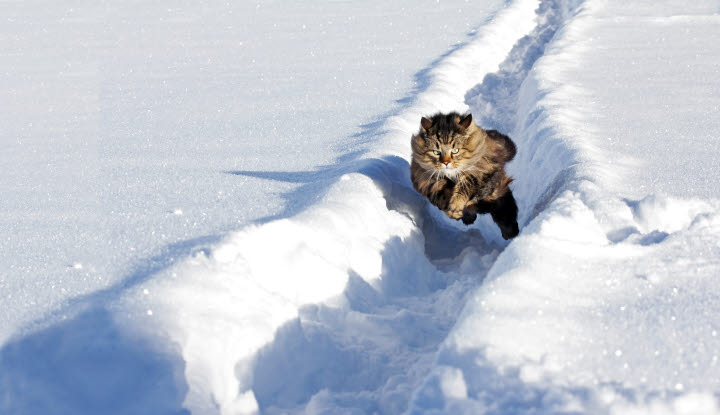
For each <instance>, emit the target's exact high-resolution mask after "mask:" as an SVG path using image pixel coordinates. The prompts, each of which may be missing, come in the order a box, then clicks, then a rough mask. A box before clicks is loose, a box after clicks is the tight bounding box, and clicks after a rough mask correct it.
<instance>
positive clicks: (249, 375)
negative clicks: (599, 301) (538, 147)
mask: <svg viewBox="0 0 720 415" xmlns="http://www.w3.org/2000/svg"><path fill="white" fill-rule="evenodd" d="M536 7H537V3H536V2H534V1H527V0H525V1H517V2H514V3H512V4H511V5H510V6H509V7H507V8H506V9H504V10H503V11H501V12H500V13H499V14H498V15H497V16H496V17H495V18H494V19H493V20H492V22H490V23H489V24H488V25H486V26H485V27H483V28H482V29H481V30H479V31H478V33H477V34H476V35H475V39H474V40H473V41H471V42H470V43H468V44H467V45H466V46H464V47H463V48H461V49H459V50H458V51H455V52H453V53H452V54H450V55H449V56H447V57H446V58H444V59H442V60H441V61H440V62H439V63H438V64H437V65H436V67H434V68H433V69H432V70H431V71H430V73H429V75H428V76H429V79H430V82H429V87H428V88H427V89H426V90H425V91H424V92H422V93H420V94H419V95H418V96H417V97H416V98H415V100H414V102H413V103H412V104H411V105H410V106H409V107H408V109H406V110H405V111H403V112H402V113H400V114H398V115H397V116H394V117H391V118H389V119H388V121H387V122H386V123H385V124H384V125H383V126H381V127H380V128H379V131H378V134H380V137H381V138H380V139H379V140H378V144H377V146H375V147H373V148H372V149H371V150H370V151H369V152H368V154H367V157H366V158H364V159H361V160H359V161H357V162H353V163H350V164H347V165H341V166H338V167H333V168H330V169H328V170H327V171H325V172H321V173H320V175H321V176H322V177H324V178H327V179H330V180H333V181H336V183H335V184H333V185H332V186H331V187H330V188H329V190H328V192H327V194H325V195H324V197H323V199H322V201H321V202H319V203H318V205H316V206H314V207H312V208H310V209H308V210H306V211H305V212H303V213H301V214H299V215H297V216H296V217H293V218H291V219H289V220H281V221H276V222H270V223H268V224H265V225H262V226H258V227H253V228H249V229H246V230H244V231H242V232H239V233H237V234H235V235H233V236H231V237H229V238H228V239H227V240H226V241H224V242H223V243H221V244H220V245H219V246H218V247H216V248H214V249H213V251H212V252H211V254H210V255H209V256H208V257H205V256H203V255H201V256H199V257H198V258H196V261H195V262H196V263H195V264H192V263H191V264H188V265H186V266H184V267H179V268H178V269H176V270H174V272H175V275H176V276H175V277H170V278H168V279H167V280H156V281H154V282H153V284H151V285H149V286H148V289H149V290H150V292H153V293H156V292H157V293H162V295H160V296H153V297H152V298H150V299H148V301H147V302H143V303H142V304H141V305H139V306H138V308H139V311H140V312H142V310H144V309H146V308H147V309H152V310H153V316H154V317H156V319H157V321H159V322H161V326H162V327H164V328H165V329H166V330H167V331H168V332H169V334H170V336H171V338H172V339H173V340H174V341H175V342H177V343H178V344H179V345H180V347H181V349H182V354H183V358H184V360H185V362H186V365H187V367H186V370H185V373H186V378H187V381H188V387H189V391H188V395H187V398H186V400H185V406H186V407H187V408H189V409H191V410H192V411H193V412H197V413H207V412H212V411H213V410H214V408H215V407H216V405H217V406H219V410H220V412H221V413H228V414H230V413H243V412H252V411H254V410H256V409H257V408H259V409H261V410H262V411H263V412H268V413H273V412H276V411H277V412H278V413H285V412H287V411H298V412H304V411H305V410H308V411H310V412H319V411H323V410H328V411H330V412H333V411H334V410H339V409H342V408H344V409H345V410H355V411H360V412H361V413H364V412H374V411H379V412H382V413H397V412H399V411H403V410H404V409H405V407H406V405H407V402H408V399H409V397H410V393H411V392H412V390H413V389H414V388H415V387H417V386H419V384H418V382H419V381H420V380H422V378H423V377H424V375H425V373H426V370H427V368H428V367H429V366H430V364H431V363H432V359H433V356H434V354H435V351H436V348H437V345H438V343H439V342H441V341H442V340H443V338H444V337H445V334H446V333H447V332H448V330H449V329H450V328H451V327H452V325H453V324H454V321H455V318H456V315H457V313H458V312H459V310H460V309H461V308H460V306H459V305H460V304H462V303H463V302H464V296H465V294H466V293H467V292H468V291H469V287H470V286H472V285H474V284H479V283H480V281H481V278H482V275H483V274H484V272H485V269H487V266H488V264H489V263H491V262H492V259H493V257H494V255H496V254H495V253H494V252H493V251H491V250H489V249H487V246H486V244H485V243H484V242H482V238H481V237H480V236H479V235H480V234H479V233H478V232H477V231H474V232H468V233H466V234H465V235H464V236H462V237H461V236H460V234H461V232H460V231H459V230H458V229H462V228H461V227H460V226H458V225H455V227H453V225H448V224H447V223H446V221H444V219H440V216H437V215H438V212H435V211H434V210H433V209H430V208H428V206H427V205H426V203H425V202H424V201H423V200H422V198H420V197H419V196H418V195H417V194H416V193H415V192H414V190H412V188H411V187H410V186H409V179H408V160H407V157H408V154H407V140H408V137H409V136H410V134H411V133H412V132H414V131H415V130H416V129H417V120H418V119H419V117H420V116H421V115H422V114H428V113H432V112H434V111H438V110H445V111H447V110H450V109H458V108H460V109H461V108H462V107H463V105H464V104H463V99H464V98H463V94H464V91H467V90H468V89H469V88H470V87H471V86H472V85H475V84H477V83H478V82H480V81H481V80H482V78H483V76H484V75H485V74H487V73H490V72H492V71H495V70H497V67H498V64H499V62H501V61H502V60H503V59H504V58H505V56H506V55H507V53H508V51H509V50H510V49H511V48H512V46H513V45H514V43H515V41H516V40H517V39H518V38H520V37H522V36H523V35H525V34H526V33H528V32H529V31H530V30H532V27H533V26H534V25H535V9H536ZM440 215H441V214H440ZM464 230H465V229H463V231H464ZM441 238H442V239H441ZM461 239H464V240H465V241H466V242H467V243H468V245H469V246H470V247H469V248H467V249H466V250H465V251H463V252H462V253H460V252H452V251H451V252H448V251H447V249H446V248H441V247H442V246H443V245H444V244H443V241H446V240H461ZM455 246H458V245H455ZM460 246H465V245H460ZM426 247H427V250H428V252H427V256H426ZM458 254H461V255H460V258H461V259H460V260H459V261H458V260H456V261H451V262H450V263H448V264H447V266H446V267H443V264H444V262H443V258H447V257H451V258H452V257H454V256H456V255H458ZM429 257H430V258H435V259H436V260H437V261H439V264H440V267H441V268H443V270H442V271H441V270H439V269H438V267H437V266H436V265H434V264H433V263H432V262H430V260H429ZM128 298H130V299H134V298H136V297H134V296H129V297H128ZM238 304H242V307H238V306H237V305H238ZM310 304H315V305H310ZM209 322H212V323H209ZM218 333H222V334H223V335H222V336H218ZM288 373H292V374H293V375H292V376H287V374H288Z"/></svg>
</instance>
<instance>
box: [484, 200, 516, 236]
mask: <svg viewBox="0 0 720 415" xmlns="http://www.w3.org/2000/svg"><path fill="white" fill-rule="evenodd" d="M517 213H518V208H517V204H516V203H515V198H514V197H513V194H512V192H511V191H510V189H508V190H507V192H506V193H505V194H504V195H502V196H501V197H499V198H497V199H496V200H495V201H494V202H493V203H492V205H491V207H490V215H491V216H492V218H493V221H494V222H495V223H496V224H497V226H498V227H499V228H500V232H501V233H502V237H503V238H504V239H510V238H514V237H516V236H517V235H518V233H520V229H519V228H518V223H517Z"/></svg>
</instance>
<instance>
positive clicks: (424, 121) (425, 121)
mask: <svg viewBox="0 0 720 415" xmlns="http://www.w3.org/2000/svg"><path fill="white" fill-rule="evenodd" d="M432 125H433V122H432V120H430V119H427V118H425V117H422V118H421V119H420V127H422V129H423V131H425V132H428V130H429V129H430V127H432Z"/></svg>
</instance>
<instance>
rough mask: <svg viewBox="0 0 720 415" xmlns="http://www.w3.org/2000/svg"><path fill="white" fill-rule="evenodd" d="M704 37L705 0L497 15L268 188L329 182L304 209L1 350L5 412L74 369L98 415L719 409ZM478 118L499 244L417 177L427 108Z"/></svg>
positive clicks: (553, 2)
mask: <svg viewBox="0 0 720 415" xmlns="http://www.w3.org/2000/svg"><path fill="white" fill-rule="evenodd" d="M717 23H718V15H717V7H716V4H715V3H714V2H697V3H695V4H694V5H692V6H687V5H685V4H680V3H673V2H668V3H663V4H661V5H658V4H656V3H654V2H643V1H640V2H633V3H632V4H627V3H624V2H613V1H606V0H586V1H564V0H542V1H530V0H516V1H514V2H511V3H510V4H509V5H508V6H507V7H506V8H505V9H503V10H502V11H501V12H499V13H498V14H497V15H496V16H494V18H493V19H492V20H491V21H490V22H489V23H488V24H487V25H486V26H484V27H482V28H481V29H480V30H479V31H478V32H477V33H476V34H475V36H474V38H473V40H472V41H470V42H469V43H467V44H466V45H464V46H463V47H461V48H458V49H457V50H455V51H453V52H452V53H450V54H448V55H447V56H444V57H443V58H442V59H440V60H438V61H437V62H436V64H435V66H434V67H433V68H431V69H430V70H429V71H428V72H427V80H428V82H427V87H426V88H425V89H424V90H423V91H420V93H418V95H417V96H416V97H414V99H413V100H412V101H411V102H408V103H406V104H407V106H406V107H405V108H404V109H403V110H402V111H401V112H400V113H398V114H397V115H395V116H391V117H389V118H387V119H386V120H385V122H384V123H382V124H378V125H377V126H374V127H371V128H370V129H369V130H368V131H367V132H366V133H367V135H368V139H371V140H370V141H371V142H372V144H371V145H370V146H369V148H368V150H367V153H366V154H365V155H364V156H362V157H359V158H355V157H349V158H345V159H341V162H340V163H338V164H336V165H333V166H328V167H324V168H322V169H320V170H318V171H316V172H307V173H305V172H300V173H292V172H275V173H269V174H267V175H266V176H267V178H273V177H276V178H279V179H282V180H288V181H293V182H296V183H306V184H307V185H309V186H324V188H323V191H321V192H319V196H318V200H317V201H316V202H315V203H313V204H310V205H308V206H307V208H305V209H302V210H301V211H299V213H298V214H296V215H295V216H292V217H289V218H285V219H280V220H273V221H270V222H267V223H263V224H258V225H253V226H249V227H246V228H244V229H242V230H241V231H239V232H236V233H233V234H231V235H229V236H227V237H226V238H224V239H223V240H222V241H220V242H219V243H214V244H213V243H211V242H207V243H203V244H199V245H195V246H194V247H193V249H192V250H190V255H189V256H187V254H185V255H184V257H185V260H183V261H181V262H180V263H178V264H175V265H173V266H171V267H169V268H168V269H167V270H166V271H163V272H159V273H158V274H157V275H154V276H153V278H151V279H150V280H148V281H144V282H142V283H140V284H137V285H136V286H133V287H128V289H127V290H126V291H125V292H124V293H123V295H122V298H120V299H119V300H116V299H114V298H113V299H110V300H112V301H110V304H109V305H108V306H106V305H105V304H103V307H101V308H100V309H92V308H90V309H83V308H82V307H79V308H80V309H79V310H76V313H80V316H81V317H82V318H73V316H70V318H69V319H68V320H67V321H64V322H60V323H57V324H55V325H51V326H50V327H49V328H48V329H47V330H44V331H41V332H39V333H36V334H34V335H31V336H28V337H26V338H22V339H20V340H18V341H16V342H13V343H11V344H9V345H7V346H6V347H4V348H3V350H2V355H0V365H1V366H0V367H2V368H5V369H8V370H7V371H6V372H5V373H15V372H16V373H18V374H20V375H21V376H16V377H15V378H13V377H12V376H8V375H6V374H4V373H0V388H4V389H5V393H0V409H8V408H9V410H7V411H6V412H10V413H12V412H14V411H13V410H15V409H17V408H18V407H13V406H12V405H13V404H18V401H15V402H13V401H12V396H13V393H15V394H18V393H19V392H27V391H25V390H24V388H23V385H28V384H29V385H33V386H37V385H41V387H33V388H31V389H32V390H31V391H30V392H29V398H26V399H27V400H22V401H19V402H20V405H22V404H27V406H26V407H25V408H20V410H18V411H15V412H18V413H20V412H21V410H22V409H26V412H28V411H30V412H32V409H33V407H32V405H33V403H34V402H43V403H44V404H45V405H47V406H48V407H49V408H59V409H58V411H59V412H60V413H72V402H68V401H65V400H64V397H65V393H64V392H65V389H63V388H61V387H59V386H58V385H59V384H58V383H55V382H54V381H49V380H47V379H42V378H40V380H38V377H37V373H42V370H43V366H44V365H47V362H48V361H52V360H57V359H58V358H61V359H63V358H64V359H67V361H61V363H60V367H59V369H58V377H59V381H60V384H63V385H64V384H68V383H69V384H71V385H73V388H75V389H76V390H75V391H74V393H76V394H78V395H83V396H81V398H83V399H84V401H83V403H84V405H85V407H86V408H89V409H88V411H87V412H89V413H92V412H100V411H102V409H103V408H107V406H106V405H108V403H109V402H117V403H118V404H119V405H121V406H122V407H123V408H127V410H126V412H127V413H142V412H146V413H168V414H170V413H172V414H180V413H187V412H188V411H189V412H191V413H196V414H214V413H220V414H225V415H227V414H246V413H256V412H262V413H269V414H275V413H278V414H280V413H283V414H284V413H327V414H331V413H332V414H334V413H359V414H360V413H403V412H404V413H411V414H415V413H418V414H433V413H437V414H446V413H453V414H455V413H457V414H478V413H498V414H503V413H553V414H555V413H602V414H604V413H608V414H625V413H653V414H655V413H687V414H713V413H718V412H720V408H719V407H718V393H720V376H718V373H719V372H718V356H719V355H720V336H718V332H720V327H718V323H717V321H718V316H720V300H718V296H717V295H716V294H715V293H717V292H718V289H719V288H720V284H718V282H717V276H718V275H720V261H718V258H720V244H718V240H720V201H719V200H718V197H719V196H720V191H718V189H716V188H713V187H712V186H708V183H707V181H703V180H704V179H705V177H706V176H708V175H709V176H710V177H713V176H712V175H713V174H716V173H714V172H713V169H712V168H710V167H708V166H712V165H714V164H713V163H714V156H715V154H716V153H714V152H712V151H711V150H710V151H709V152H707V151H706V152H707V154H703V150H702V149H708V148H709V149H712V148H714V147H713V146H715V145H716V138H715V137H716V131H717V130H716V129H715V126H716V123H717V120H710V121H706V120H703V119H702V116H699V115H698V114H701V115H707V114H712V111H711V110H710V109H712V108H717V107H718V104H720V102H719V101H720V94H717V93H715V91H716V88H717V86H718V81H717V79H718V78H717V76H716V75H717V65H716V64H717V62H718V61H717V59H718V56H720V46H719V45H720V42H717V41H716V39H717V36H718V34H720V32H718V27H720V26H719V25H718V24H717ZM657 42H662V44H663V48H662V52H663V54H662V55H661V58H658V56H657V55H655V54H653V53H652V52H646V50H647V45H655V44H656V43H657ZM656 49H657V48H656ZM632 62H636V64H637V68H634V65H633V64H628V63H632ZM683 64H686V65H687V67H688V68H689V72H685V71H681V70H678V69H677V68H678V65H683ZM610 80H611V81H612V82H610ZM685 86H691V88H690V89H691V90H695V91H697V92H696V93H695V94H693V97H692V99H689V98H687V95H686V94H685V93H684V87H685ZM645 102H662V103H663V104H664V105H657V106H655V107H653V108H652V109H649V110H646V109H645V108H643V107H642V105H640V104H642V103H645ZM467 108H469V109H470V110H471V111H472V112H473V113H474V114H475V115H476V117H477V118H478V119H480V120H482V125H484V126H487V127H495V128H499V129H502V130H504V131H508V132H511V134H510V135H511V136H512V137H513V138H514V139H515V141H516V142H517V143H518V147H519V149H520V151H519V153H518V157H517V159H516V160H515V161H514V162H513V163H511V164H510V166H509V168H510V170H511V173H512V174H513V176H515V178H516V180H517V181H516V182H515V184H514V185H513V191H514V193H515V195H516V198H517V199H518V203H519V205H520V212H521V217H520V222H521V229H522V230H521V234H520V236H519V237H518V238H517V239H515V240H513V241H512V242H511V243H509V244H507V245H506V243H504V242H503V241H501V240H500V238H499V235H498V232H497V229H496V228H495V226H494V225H493V224H492V223H491V221H490V220H489V218H487V217H483V218H482V219H481V220H479V223H478V224H477V225H475V226H473V227H471V228H466V227H464V226H463V225H461V224H459V223H455V222H450V221H448V220H447V219H446V218H445V217H444V215H443V214H442V213H440V212H438V211H437V209H435V208H433V207H431V206H429V205H428V204H427V203H426V201H424V200H423V199H422V198H421V197H419V195H417V194H416V193H415V192H414V191H413V190H412V188H411V187H410V184H409V178H408V156H409V154H408V153H409V150H408V141H409V136H410V134H411V133H412V132H414V131H416V130H417V124H418V119H419V117H420V116H421V115H426V114H430V113H432V112H435V111H438V110H442V111H447V110H463V109H467ZM675 108H681V109H683V110H682V111H672V110H671V109H675ZM701 121H703V122H707V124H703V123H702V122H701ZM651 126H656V127H657V128H649V127H651ZM678 136H680V137H681V142H683V143H684V142H692V143H693V144H694V146H692V145H690V146H678V145H677V144H676V143H677V142H678V141H676V140H678ZM669 156H670V157H669ZM672 157H675V159H673V160H672V163H674V164H672V166H673V167H672V168H670V169H668V168H667V165H668V163H670V161H665V160H668V159H671V158H672ZM696 161H697V164H692V165H693V166H696V167H694V168H691V169H688V170H687V171H684V173H685V175H684V176H683V177H681V178H678V177H676V176H675V175H672V174H671V172H670V173H669V172H668V170H672V169H673V168H679V167H681V166H686V165H691V163H694V162H696ZM245 173H247V172H245ZM243 174H244V173H243ZM656 178H657V180H656V181H653V180H655V179H656ZM641 185H642V186H646V187H642V186H641ZM302 189H303V187H302V186H301V187H300V191H302ZM693 189H702V190H701V191H698V190H693ZM668 195H671V196H673V197H669V196H668ZM700 197H702V199H700ZM681 198H682V199H681ZM101 295H102V294H101ZM88 304H89V305H90V306H93V305H96V304H97V303H96V302H89V303H88ZM81 305H82V304H81ZM67 333H71V334H72V336H68V335H67ZM48 344H51V347H53V351H55V350H59V352H57V353H51V354H50V356H45V354H46V353H45V352H46V351H47V345H48ZM28 350H30V351H31V353H30V354H28ZM28 355H36V356H39V357H38V359H37V361H34V360H33V361H15V360H13V357H16V356H28ZM55 364H57V363H55ZM88 374H90V375H89V376H88ZM108 374H111V377H110V381H109V384H110V385H114V384H127V383H133V382H134V383H137V385H138V387H137V388H136V389H129V390H127V389H126V390H123V391H125V392H128V393H127V394H126V395H123V394H122V393H116V391H115V390H114V389H113V388H106V387H104V385H107V384H108V383H102V382H96V381H97V380H98V379H100V377H101V376H100V375H102V376H107V375H108ZM93 375H94V376H93ZM78 378H79V379H81V380H80V381H78V380H77V379H78ZM43 382H44V383H43ZM53 388H55V389H56V390H55V389H53ZM8 391H9V394H8ZM136 395H137V396H136ZM8 396H10V397H11V398H10V399H9V400H8V398H7V397H8ZM48 396H49V397H51V398H50V399H48V398H47V397H48ZM52 398H55V399H52ZM128 402H129V403H128ZM27 408H31V409H30V410H27ZM46 412H47V411H46Z"/></svg>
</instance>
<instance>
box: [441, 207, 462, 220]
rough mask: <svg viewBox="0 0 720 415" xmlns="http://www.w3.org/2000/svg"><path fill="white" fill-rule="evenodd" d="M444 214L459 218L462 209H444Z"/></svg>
mask: <svg viewBox="0 0 720 415" xmlns="http://www.w3.org/2000/svg"><path fill="white" fill-rule="evenodd" d="M445 214H446V215H448V217H449V218H450V219H455V220H458V219H461V218H462V217H463V211H462V209H448V210H446V211H445Z"/></svg>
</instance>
